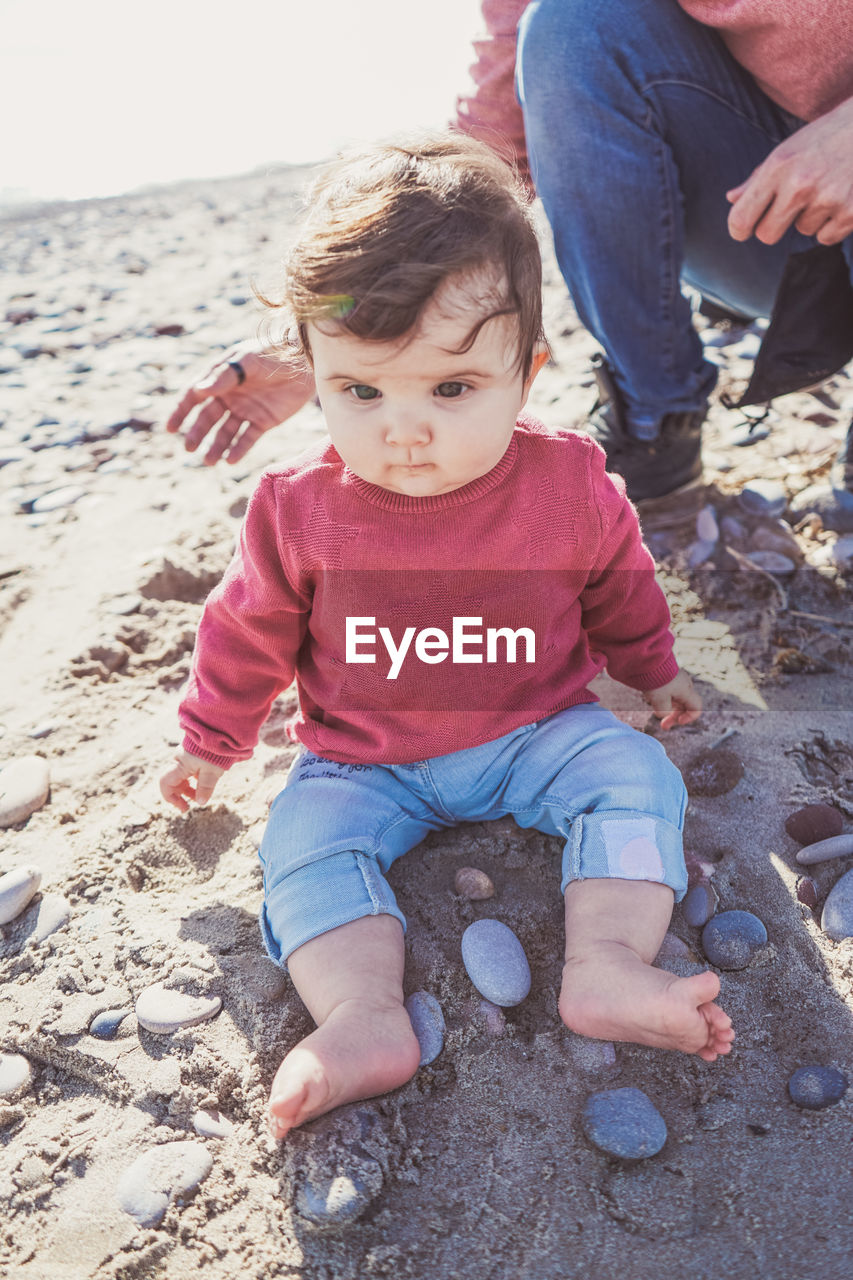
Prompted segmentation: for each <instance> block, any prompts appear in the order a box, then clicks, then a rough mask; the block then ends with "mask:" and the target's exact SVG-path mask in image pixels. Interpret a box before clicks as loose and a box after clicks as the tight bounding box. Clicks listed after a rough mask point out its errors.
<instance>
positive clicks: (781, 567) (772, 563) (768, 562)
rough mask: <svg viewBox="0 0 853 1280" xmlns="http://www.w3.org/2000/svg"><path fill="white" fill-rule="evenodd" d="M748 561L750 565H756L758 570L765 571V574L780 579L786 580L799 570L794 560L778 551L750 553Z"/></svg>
mask: <svg viewBox="0 0 853 1280" xmlns="http://www.w3.org/2000/svg"><path fill="white" fill-rule="evenodd" d="M747 559H748V560H749V563H750V564H752V565H755V567H756V569H763V570H764V572H765V573H774V574H775V575H776V576H777V577H778V578H786V577H787V576H788V575H789V574H792V573H794V571H795V570H796V568H797V566H796V564H795V563H794V561H793V560H791V559H789V557H788V556H783V555H781V554H780V553H779V552H778V551H750V553H749V555H748V556H747Z"/></svg>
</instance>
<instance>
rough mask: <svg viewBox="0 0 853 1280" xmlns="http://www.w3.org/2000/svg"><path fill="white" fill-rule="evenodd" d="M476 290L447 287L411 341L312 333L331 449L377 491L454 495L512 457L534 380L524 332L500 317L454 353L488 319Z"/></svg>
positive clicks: (311, 330) (311, 329)
mask: <svg viewBox="0 0 853 1280" xmlns="http://www.w3.org/2000/svg"><path fill="white" fill-rule="evenodd" d="M483 311H484V306H483V304H482V303H481V304H480V306H479V307H478V306H477V304H476V298H472V296H471V288H470V286H468V287H467V289H466V288H465V287H462V286H459V285H454V284H453V283H452V282H451V283H449V284H448V285H446V286H445V288H444V289H443V290H442V291H441V293H440V294H439V295H438V296H437V297H436V298H435V299H433V300H432V302H430V304H429V305H428V306H427V307H426V309H425V310H424V313H423V315H422V318H421V321H420V323H419V325H418V329H417V331H416V333H415V336H414V337H413V338H412V339H411V340H410V341H407V342H404V343H400V342H399V341H394V342H387V343H386V342H370V341H366V340H365V339H363V338H356V337H353V336H352V335H351V334H348V333H338V334H334V335H330V334H329V333H328V332H326V333H324V332H322V331H321V330H320V329H318V328H317V327H316V326H315V325H313V324H311V325H309V326H308V337H309V342H310V344H311V354H312V357H313V362H314V376H315V379H316V383H317V395H318V397H319V399H320V404H321V405H322V407H323V412H324V414H325V417H326V423H327V426H328V429H329V435H330V436H331V438H332V443H333V444H334V446H335V448H336V449H337V451H338V453H339V454H340V455H341V457H342V458H343V460H344V462H345V463H346V464H347V466H348V467H349V468H350V470H351V471H354V472H355V474H356V475H358V476H361V478H362V479H363V480H367V481H369V482H370V483H371V484H376V485H380V486H381V487H382V488H383V489H390V490H391V491H392V492H393V493H404V494H407V495H409V496H410V497H418V498H422V497H431V496H433V495H435V494H440V493H450V492H451V490H453V489H459V488H461V487H462V485H465V484H468V483H469V482H470V481H472V480H476V479H477V478H478V477H479V476H482V475H485V474H486V472H487V471H490V470H491V469H492V467H494V466H495V465H496V463H498V462H499V461H500V459H501V458H502V457H503V455H504V453H505V452H506V448H507V445H508V444H509V441H510V438H511V436H512V432H513V428H514V427H515V421H516V418H517V417H518V413H519V411H520V409H521V407H522V405H523V404H524V402H525V400H526V399H527V391H528V385H529V384H528V383H526V382H525V381H524V379H523V378H522V376H521V374H520V373H519V372H518V371H517V368H516V347H517V341H518V338H517V325H516V321H515V318H514V317H513V316H500V317H497V318H495V319H492V320H489V321H487V322H486V324H484V325H483V327H482V329H481V330H480V332H479V333H478V335H477V339H476V341H475V342H474V344H473V346H472V347H471V348H470V349H469V350H468V351H466V352H464V353H463V354H461V355H457V354H454V352H455V350H456V349H457V348H458V347H460V346H461V345H462V344H463V342H464V341H465V339H466V337H467V336H468V334H469V333H470V331H471V329H472V328H473V327H474V325H475V324H476V323H477V320H478V318H479V317H480V316H482V314H483Z"/></svg>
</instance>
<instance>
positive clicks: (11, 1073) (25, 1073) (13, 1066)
mask: <svg viewBox="0 0 853 1280" xmlns="http://www.w3.org/2000/svg"><path fill="white" fill-rule="evenodd" d="M32 1076H33V1069H32V1067H31V1066H30V1064H29V1062H28V1061H27V1059H26V1058H25V1057H24V1056H23V1054H20V1053H0V1098H2V1099H3V1100H4V1101H6V1100H7V1099H9V1098H14V1097H16V1096H17V1095H18V1094H19V1093H24V1092H25V1091H26V1090H27V1089H28V1088H29V1087H30V1082H31V1080H32Z"/></svg>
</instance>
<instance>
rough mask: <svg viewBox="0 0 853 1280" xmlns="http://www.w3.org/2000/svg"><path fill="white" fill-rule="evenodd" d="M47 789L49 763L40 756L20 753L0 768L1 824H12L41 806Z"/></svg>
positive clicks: (46, 794)
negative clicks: (19, 755) (21, 754)
mask: <svg viewBox="0 0 853 1280" xmlns="http://www.w3.org/2000/svg"><path fill="white" fill-rule="evenodd" d="M49 791H50V766H49V765H48V763H47V761H46V760H45V759H44V758H43V757H42V756H22V757H21V758H20V760H13V761H12V762H11V764H7V765H6V767H5V769H3V770H0V827H13V826H15V824H16V823H18V822H23V821H24V819H25V818H28V817H29V816H30V814H31V813H35V811H36V809H40V808H41V807H42V805H43V804H44V802H45V800H46V799H47V797H48V793H49Z"/></svg>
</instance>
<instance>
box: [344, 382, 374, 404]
mask: <svg viewBox="0 0 853 1280" xmlns="http://www.w3.org/2000/svg"><path fill="white" fill-rule="evenodd" d="M347 391H349V392H351V393H352V395H354V396H355V398H356V400H375V399H376V398H377V396H378V395H379V394H380V393H379V389H378V388H377V387H368V386H366V385H365V384H364V383H363V382H357V383H355V385H354V386H352V387H347Z"/></svg>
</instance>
